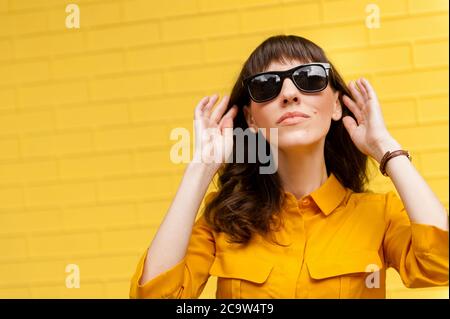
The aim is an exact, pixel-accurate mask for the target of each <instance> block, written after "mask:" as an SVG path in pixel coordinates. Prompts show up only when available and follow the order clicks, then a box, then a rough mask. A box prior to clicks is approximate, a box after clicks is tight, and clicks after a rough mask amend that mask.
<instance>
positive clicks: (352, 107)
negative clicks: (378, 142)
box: [342, 94, 364, 124]
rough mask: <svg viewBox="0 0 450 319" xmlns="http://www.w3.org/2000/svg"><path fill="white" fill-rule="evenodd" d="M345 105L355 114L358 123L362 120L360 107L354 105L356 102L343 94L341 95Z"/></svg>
mask: <svg viewBox="0 0 450 319" xmlns="http://www.w3.org/2000/svg"><path fill="white" fill-rule="evenodd" d="M342 99H343V101H344V103H345V105H347V107H348V108H349V109H350V111H351V112H352V113H353V114H354V115H355V117H356V120H357V121H358V123H359V124H361V123H363V122H364V120H363V119H364V117H363V115H362V113H361V110H360V108H359V107H358V105H356V103H355V102H354V101H353V100H352V99H351V98H350V97H349V96H347V95H345V94H344V96H343V97H342Z"/></svg>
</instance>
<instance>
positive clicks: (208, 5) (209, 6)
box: [200, 0, 297, 12]
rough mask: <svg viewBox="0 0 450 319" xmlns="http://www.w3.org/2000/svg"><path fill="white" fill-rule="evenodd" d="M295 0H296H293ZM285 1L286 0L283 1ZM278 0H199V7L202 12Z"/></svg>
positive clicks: (277, 2) (267, 3)
mask: <svg viewBox="0 0 450 319" xmlns="http://www.w3.org/2000/svg"><path fill="white" fill-rule="evenodd" d="M295 1H297V0H295ZM284 2H287V1H284ZM279 3H280V1H279V0H247V1H240V0H227V1H224V2H222V1H209V0H200V7H201V10H202V11H203V12H209V11H222V10H230V8H246V7H258V6H267V5H271V4H272V5H275V4H279Z"/></svg>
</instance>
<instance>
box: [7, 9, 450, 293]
mask: <svg viewBox="0 0 450 319" xmlns="http://www.w3.org/2000/svg"><path fill="white" fill-rule="evenodd" d="M69 3H76V4H78V5H79V7H80V13H81V16H80V18H81V19H80V22H81V27H80V29H67V28H66V26H65V18H66V15H67V13H65V7H66V5H67V4H69ZM370 3H374V4H377V5H378V7H379V9H380V13H381V25H380V28H378V29H369V28H367V27H366V25H365V19H366V16H367V13H366V12H365V8H366V6H367V5H368V4H370ZM278 33H294V34H297V35H302V36H305V37H307V38H310V39H311V40H313V41H315V42H316V43H318V44H319V45H321V46H322V47H323V48H324V49H325V51H326V52H327V53H328V54H329V57H330V58H331V60H332V61H333V62H335V63H336V65H337V67H338V68H339V70H340V71H341V72H342V74H343V75H344V77H345V79H346V81H349V80H351V79H356V78H357V77H360V76H364V77H367V78H368V79H369V80H370V81H371V82H372V83H373V85H374V86H375V89H376V90H377V92H378V94H379V97H380V100H381V104H382V108H383V112H384V115H385V119H386V122H387V124H388V126H389V129H390V131H391V132H392V134H393V135H394V137H396V138H397V139H398V140H399V141H400V142H401V144H402V145H403V146H404V147H405V148H406V149H409V150H411V152H412V156H413V162H414V164H415V166H416V167H417V168H418V169H419V171H420V172H421V174H422V175H423V176H424V177H425V179H426V180H427V182H428V183H429V185H430V186H431V187H432V189H433V190H434V191H435V192H436V193H437V194H438V196H439V198H440V199H441V200H442V202H443V203H444V205H445V206H446V207H447V208H448V202H449V199H448V117H449V116H448V1H447V0H396V1H389V0H374V1H363V0H319V1H287V0H286V1H282V0H260V1H258V0H245V1H243V0H228V1H223V0H172V1H160V0H158V1H156V0H79V1H64V0H0V251H1V252H2V254H1V255H0V297H3V298H5V297H9V298H11V297H12V298H16V297H21V298H48V297H57V298H82V297H85V298H127V296H128V289H129V279H130V276H131V275H132V273H133V271H134V269H135V266H136V263H137V260H138V258H139V256H140V255H141V254H142V253H143V251H144V249H145V248H146V246H147V245H148V244H149V243H150V241H151V239H152V238H153V236H154V234H155V231H156V229H157V227H158V224H159V223H160V221H161V220H162V218H163V216H164V214H165V212H166V210H167V208H168V206H169V204H170V201H171V199H172V198H173V196H174V194H175V190H176V187H177V185H178V183H179V182H180V178H181V173H182V172H183V166H180V165H175V164H172V163H171V162H170V161H169V158H168V156H169V149H170V146H171V145H172V144H171V143H172V142H171V141H170V139H169V132H170V130H171V129H172V128H174V127H179V126H184V127H186V128H188V129H189V131H191V132H192V122H191V120H192V110H193V108H194V106H195V105H196V103H197V101H198V100H199V99H200V98H201V97H202V96H203V95H206V94H212V93H214V92H219V93H221V94H225V93H228V92H229V90H230V86H231V85H232V84H233V81H234V79H235V77H236V76H237V73H238V72H239V70H240V66H241V65H242V63H243V61H244V59H245V58H246V57H247V56H248V54H249V53H250V52H251V50H252V49H253V48H254V47H256V45H258V44H259V43H260V42H261V41H262V40H264V39H265V38H266V37H268V36H270V35H273V34H278ZM181 79H182V81H181ZM372 186H373V188H374V189H375V190H379V191H388V190H390V189H393V185H392V184H391V183H390V182H389V181H388V180H386V179H385V178H384V177H382V176H381V175H380V174H378V175H377V176H376V178H375V179H374V181H373V185H372ZM67 264H77V265H78V266H79V267H80V276H81V287H80V288H79V289H68V288H66V286H65V279H66V276H67V273H66V272H65V267H66V265H67ZM214 289H215V282H214V281H213V280H210V281H209V283H208V285H207V287H206V289H205V292H204V293H203V295H202V297H204V298H205V297H213V296H214ZM388 297H391V298H398V297H405V298H433V297H437V298H448V290H447V288H446V287H445V288H432V289H417V290H413V289H405V288H403V286H402V284H401V282H400V280H399V278H398V276H397V275H396V273H395V272H389V274H388Z"/></svg>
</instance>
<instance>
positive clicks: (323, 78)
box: [243, 62, 331, 103]
mask: <svg viewBox="0 0 450 319" xmlns="http://www.w3.org/2000/svg"><path fill="white" fill-rule="evenodd" d="M329 69H331V66H330V64H329V63H319V62H317V63H308V64H302V65H299V66H296V67H295V68H292V69H290V70H286V71H270V72H263V73H258V74H255V75H252V76H250V77H248V78H246V79H244V82H243V83H244V86H246V87H247V90H248V93H249V95H250V98H251V99H252V100H253V101H255V102H256V103H262V102H267V101H270V100H272V99H274V98H276V97H277V96H278V94H280V91H281V88H282V87H283V82H284V79H285V78H290V79H291V80H292V82H293V83H294V84H295V86H296V87H297V88H298V89H299V90H300V91H303V92H306V93H314V92H320V91H322V90H324V89H325V88H326V87H327V85H328V72H329V71H328V70H329Z"/></svg>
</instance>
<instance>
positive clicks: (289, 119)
mask: <svg viewBox="0 0 450 319" xmlns="http://www.w3.org/2000/svg"><path fill="white" fill-rule="evenodd" d="M309 117H310V116H309V115H308V114H305V113H302V112H287V113H284V114H283V115H282V116H281V117H280V118H279V119H278V121H277V124H283V125H293V124H297V123H300V122H303V121H304V120H306V119H308V118H309Z"/></svg>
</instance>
